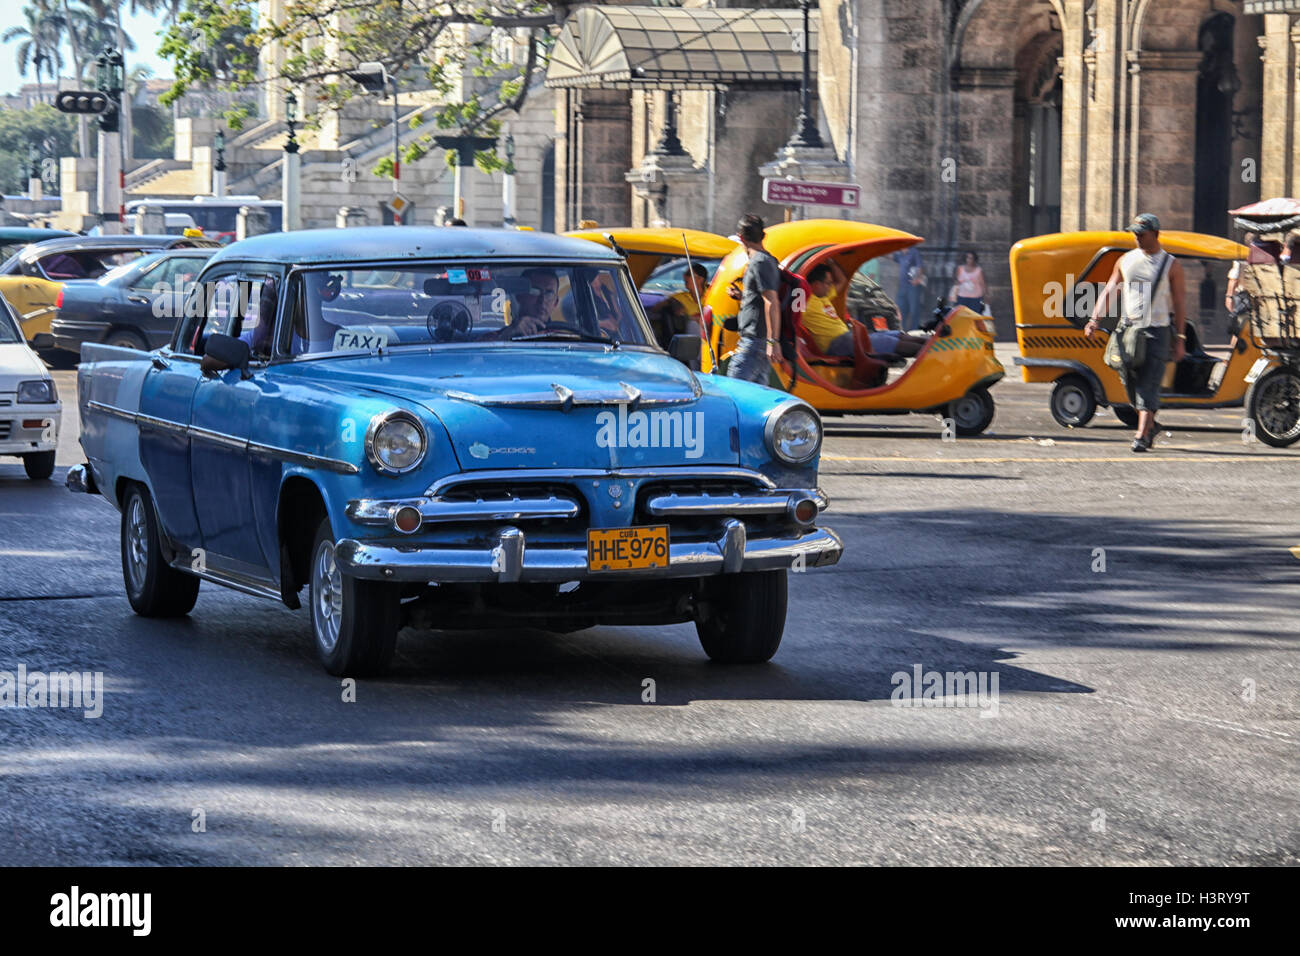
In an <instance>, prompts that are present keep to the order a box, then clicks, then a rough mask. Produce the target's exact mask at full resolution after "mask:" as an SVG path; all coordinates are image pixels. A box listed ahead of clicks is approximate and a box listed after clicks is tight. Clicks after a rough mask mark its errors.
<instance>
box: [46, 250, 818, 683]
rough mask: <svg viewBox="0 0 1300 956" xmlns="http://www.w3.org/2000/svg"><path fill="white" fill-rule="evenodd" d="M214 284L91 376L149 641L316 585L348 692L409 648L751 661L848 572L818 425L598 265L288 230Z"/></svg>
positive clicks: (79, 486) (619, 271) (218, 267)
mask: <svg viewBox="0 0 1300 956" xmlns="http://www.w3.org/2000/svg"><path fill="white" fill-rule="evenodd" d="M198 287H199V289H200V290H202V297H201V299H195V300H192V302H187V303H186V308H185V309H184V310H183V311H184V313H185V314H184V316H183V317H182V318H181V319H180V321H179V322H178V323H177V328H176V332H175V334H174V336H173V337H172V341H171V343H170V344H169V345H167V346H166V347H164V348H162V349H159V350H157V351H155V352H152V353H150V354H148V355H142V354H140V353H139V352H136V351H130V350H127V349H121V348H115V347H113V346H109V345H99V344H91V343H88V344H87V345H85V346H84V348H83V350H82V364H81V367H80V370H79V373H78V394H79V401H80V410H81V445H82V448H83V449H84V451H85V453H86V457H87V463H86V464H85V465H84V466H83V465H78V466H76V467H74V468H73V469H71V470H70V472H69V475H68V487H69V488H71V489H73V490H74V491H86V492H91V493H98V494H101V495H103V496H104V498H106V499H107V500H108V501H109V502H111V503H112V504H113V505H114V507H116V508H118V509H119V510H120V511H121V513H122V521H121V554H122V567H123V578H124V581H125V585H126V592H127V597H128V599H129V601H130V603H131V606H132V607H133V608H134V609H135V610H136V611H137V613H139V614H142V615H145V616H156V617H166V616H178V615H183V614H187V613H189V611H190V610H191V608H193V606H194V603H195V600H196V598H197V595H198V589H199V582H200V579H202V580H205V581H210V582H213V583H216V584H220V585H223V586H226V587H231V588H234V589H236V590H240V591H243V592H245V593H250V594H254V595H258V596H262V597H268V598H272V599H275V600H279V601H283V602H284V603H285V604H286V605H287V606H289V607H290V608H297V607H298V606H299V593H300V592H301V591H302V589H303V588H304V587H305V588H307V589H308V597H307V605H308V607H309V609H310V619H311V628H312V633H313V636H314V643H315V646H316V651H317V654H318V656H319V658H320V660H321V662H322V664H323V665H324V667H325V668H326V670H328V671H329V672H330V673H332V674H372V673H377V672H379V671H382V670H383V669H384V668H385V666H386V665H387V664H388V662H389V660H390V658H391V657H392V655H393V651H394V647H395V643H396V639H397V631H398V629H399V628H400V627H401V625H402V623H403V622H405V621H414V622H419V623H423V624H424V625H425V626H430V627H437V628H467V627H498V626H529V625H531V626H538V627H544V628H548V629H551V630H562V631H574V630H580V629H583V628H587V627H592V626H595V625H597V624H602V623H624V624H633V623H635V624H677V623H686V622H694V624H695V626H696V630H697V633H698V635H699V639H700V642H701V644H702V645H703V648H704V651H705V652H706V653H707V654H708V656H709V657H711V658H713V659H715V660H718V661H721V662H727V663H752V662H758V661H765V660H767V659H768V658H770V657H771V656H772V655H773V654H774V653H776V650H777V647H778V645H779V644H780V641H781V636H782V634H783V631H784V628H785V617H786V588H787V576H788V572H789V571H790V570H792V569H793V570H804V569H806V568H813V567H817V566H820V565H829V564H834V563H835V562H836V561H838V560H839V557H840V552H841V550H842V546H841V543H840V540H839V538H838V537H837V536H836V535H835V534H834V532H832V531H829V530H827V529H825V528H820V527H818V526H817V520H818V517H819V515H820V512H821V511H822V510H823V509H824V508H825V507H826V498H825V496H824V495H823V494H822V493H821V492H820V491H819V490H818V488H817V469H818V460H819V455H820V452H821V441H822V427H821V421H820V419H819V418H818V416H817V413H816V412H815V411H814V410H813V409H812V408H811V407H809V405H808V404H807V403H805V402H803V401H801V400H799V399H797V398H793V397H791V396H789V395H787V394H785V393H784V392H779V391H774V390H772V389H768V388H764V387H762V386H759V385H754V384H751V383H749V382H742V381H738V380H735V379H727V378H723V377H721V376H711V375H697V374H696V373H694V372H692V371H691V370H690V369H689V368H687V367H686V366H685V365H684V364H682V362H681V361H680V358H681V356H678V357H677V358H676V359H675V358H674V357H673V356H671V355H669V354H667V353H665V352H664V350H662V349H661V348H659V346H658V345H657V344H655V341H654V338H653V335H652V333H651V330H650V328H649V326H648V324H647V321H646V317H645V314H644V312H643V311H642V309H641V306H640V303H639V301H638V299H637V295H636V290H635V287H634V286H633V284H632V281H631V277H630V275H629V273H628V270H627V268H626V266H625V264H624V263H623V260H622V259H621V258H620V257H619V255H618V254H617V253H615V252H613V251H611V250H610V249H607V248H604V247H603V246H601V245H598V244H596V243H592V242H584V241H579V240H575V239H566V238H562V237H557V236H551V235H545V234H542V233H534V232H515V231H506V230H487V229H482V230H480V229H435V228H420V227H417V226H403V227H392V226H380V227H368V228H356V229H325V230H307V231H295V232H286V233H272V234H269V235H261V236H255V237H252V238H250V239H245V240H243V241H241V242H238V243H235V244H234V245H231V246H227V247H226V248H224V249H222V250H221V251H220V252H218V253H217V254H216V255H214V256H213V257H212V258H211V259H209V260H208V264H207V266H206V268H205V269H204V270H203V273H202V274H201V275H200V277H199V285H198ZM197 295H198V293H196V296H197ZM191 304H194V305H195V307H194V308H191ZM699 342H700V340H699V337H698V336H695V337H690V336H680V337H679V340H675V341H674V342H673V343H672V347H673V350H674V352H677V351H689V352H691V353H698V351H699V347H700V345H699ZM196 556H197V557H196ZM800 577H802V576H800Z"/></svg>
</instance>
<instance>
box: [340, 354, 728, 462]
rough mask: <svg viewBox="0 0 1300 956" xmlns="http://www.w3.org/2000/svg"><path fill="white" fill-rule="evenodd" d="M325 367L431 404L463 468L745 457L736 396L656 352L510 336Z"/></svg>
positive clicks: (428, 406) (386, 392)
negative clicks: (524, 341) (518, 341)
mask: <svg viewBox="0 0 1300 956" xmlns="http://www.w3.org/2000/svg"><path fill="white" fill-rule="evenodd" d="M321 364H322V366H325V365H328V367H329V380H330V383H331V384H333V385H339V384H343V383H344V382H348V380H351V382H350V383H349V384H353V385H355V386H356V387H359V388H364V389H367V390H369V391H372V392H375V393H379V394H384V395H389V396H392V397H394V398H400V399H404V400H406V401H409V402H414V403H416V404H418V405H420V406H422V407H424V408H425V409H427V410H428V411H430V412H432V413H433V414H434V415H436V416H437V418H438V419H439V420H440V421H441V422H442V423H443V425H444V426H445V427H446V429H447V434H448V436H449V437H450V439H451V443H452V446H453V447H454V448H455V451H456V456H457V458H458V460H459V464H460V467H461V468H462V469H464V470H472V469H497V468H600V469H607V468H635V467H671V466H674V465H680V466H691V465H696V464H728V465H734V464H736V463H737V461H738V457H739V456H738V449H739V440H738V434H737V421H736V407H735V405H734V403H733V402H732V400H731V399H730V398H729V397H728V396H727V395H725V394H723V392H722V391H721V390H719V389H717V388H716V386H714V385H713V384H712V383H711V382H710V381H709V379H708V377H707V376H696V375H695V374H694V373H692V372H691V371H690V370H689V369H687V368H686V367H685V366H684V365H682V364H681V363H680V362H677V361H675V360H673V359H671V358H669V357H668V356H666V355H663V354H661V353H657V352H650V351H645V350H633V349H621V350H619V349H615V350H606V349H601V348H591V347H567V346H558V347H557V346H551V347H546V346H542V347H532V346H520V345H513V346H509V347H506V348H502V347H494V348H485V349H448V350H446V351H445V352H443V353H436V354H433V355H430V354H428V353H416V354H412V353H406V354H403V353H397V354H390V355H386V356H382V357H375V356H368V357H365V358H357V359H349V360H341V361H340V360H332V361H329V362H328V363H321Z"/></svg>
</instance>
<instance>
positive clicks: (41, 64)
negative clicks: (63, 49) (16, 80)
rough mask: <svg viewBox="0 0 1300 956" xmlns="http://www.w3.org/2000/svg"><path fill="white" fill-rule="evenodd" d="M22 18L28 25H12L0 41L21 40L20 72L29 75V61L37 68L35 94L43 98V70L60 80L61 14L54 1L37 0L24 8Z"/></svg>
mask: <svg viewBox="0 0 1300 956" xmlns="http://www.w3.org/2000/svg"><path fill="white" fill-rule="evenodd" d="M23 19H24V20H26V21H27V23H26V25H19V26H14V27H10V28H9V29H8V30H6V31H5V32H4V33H3V34H0V42H4V43H12V42H13V41H14V40H18V41H19V44H18V73H19V75H21V76H26V75H27V64H28V63H30V64H31V65H32V66H33V67H34V68H35V72H36V88H37V94H36V95H37V98H38V99H40V100H42V101H43V100H44V96H43V95H42V94H41V93H40V86H41V73H42V71H43V70H44V71H47V72H49V73H50V74H51V75H52V76H53V77H54V78H56V79H57V78H58V75H59V67H60V66H62V65H63V57H62V55H61V54H60V52H59V46H60V38H59V27H60V17H59V16H58V14H57V13H55V11H54V8H53V6H52V0H34V2H33V3H32V4H31V5H29V6H26V7H24V8H23Z"/></svg>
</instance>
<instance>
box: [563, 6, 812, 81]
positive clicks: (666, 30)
mask: <svg viewBox="0 0 1300 956" xmlns="http://www.w3.org/2000/svg"><path fill="white" fill-rule="evenodd" d="M808 31H809V40H808V46H809V50H810V52H811V57H812V70H813V75H814V76H816V70H817V16H816V14H814V15H813V16H812V17H811V18H810V21H809V27H808ZM802 40H803V14H802V13H800V11H798V10H788V9H785V10H774V9H763V10H753V9H737V8H726V9H717V8H708V7H692V8H689V9H686V8H682V7H639V6H638V7H615V6H589V7H581V8H579V9H578V10H577V11H576V12H575V13H574V14H573V15H572V16H571V17H569V19H568V20H566V21H565V23H564V26H563V28H562V29H561V30H560V36H559V38H558V39H557V40H556V42H555V47H554V49H553V50H552V51H551V60H550V65H549V67H548V68H547V70H546V85H547V86H552V87H578V88H581V87H605V88H610V87H613V88H617V89H633V88H643V89H694V90H712V89H721V88H724V87H733V88H734V87H740V88H745V89H797V88H798V86H799V80H800V77H801V76H802V75H803V53H802Z"/></svg>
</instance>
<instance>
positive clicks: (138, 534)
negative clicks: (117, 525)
mask: <svg viewBox="0 0 1300 956" xmlns="http://www.w3.org/2000/svg"><path fill="white" fill-rule="evenodd" d="M148 570H149V525H148V522H147V521H146V520H145V515H144V500H143V499H142V498H141V497H140V496H139V495H133V496H132V497H131V504H130V505H129V506H128V508H127V512H126V573H127V575H128V576H129V577H130V578H131V590H132V591H135V592H137V593H138V592H140V591H141V590H143V589H144V578H145V574H146V573H147V572H148Z"/></svg>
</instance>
